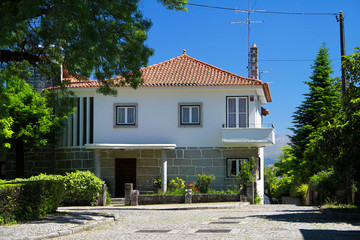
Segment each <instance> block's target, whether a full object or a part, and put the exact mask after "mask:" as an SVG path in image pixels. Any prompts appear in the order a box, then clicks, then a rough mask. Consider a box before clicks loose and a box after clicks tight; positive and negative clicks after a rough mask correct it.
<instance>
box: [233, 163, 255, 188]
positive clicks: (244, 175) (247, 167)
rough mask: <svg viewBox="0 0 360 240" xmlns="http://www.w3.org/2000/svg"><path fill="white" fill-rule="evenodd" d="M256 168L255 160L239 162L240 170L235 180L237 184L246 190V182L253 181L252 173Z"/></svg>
mask: <svg viewBox="0 0 360 240" xmlns="http://www.w3.org/2000/svg"><path fill="white" fill-rule="evenodd" d="M255 168H256V164H255V159H254V158H251V159H249V160H248V161H241V162H240V169H241V171H239V174H238V176H237V179H238V181H239V184H241V185H242V186H244V187H245V188H246V186H247V182H248V181H254V180H255V176H254V171H255Z"/></svg>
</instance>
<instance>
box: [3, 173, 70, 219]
mask: <svg viewBox="0 0 360 240" xmlns="http://www.w3.org/2000/svg"><path fill="white" fill-rule="evenodd" d="M63 192H64V184H63V182H62V181H61V180H38V181H32V180H24V181H21V182H20V181H19V179H17V180H14V181H9V182H7V183H3V184H0V224H8V223H13V222H17V221H21V220H34V219H38V218H39V217H42V216H44V215H46V214H48V213H52V212H55V211H56V209H57V207H58V205H59V203H60V200H61V197H62V195H63ZM34 193H36V194H34Z"/></svg>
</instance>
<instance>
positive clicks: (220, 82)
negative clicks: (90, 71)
mask: <svg viewBox="0 0 360 240" xmlns="http://www.w3.org/2000/svg"><path fill="white" fill-rule="evenodd" d="M141 72H142V79H143V80H144V82H143V84H142V85H141V86H139V87H199V86H254V85H258V86H263V89H264V93H265V96H266V99H267V101H268V102H271V95H270V90H269V86H268V84H267V83H263V82H262V81H261V80H257V79H250V78H244V77H241V76H239V75H236V74H234V73H231V72H228V71H225V70H223V69H220V68H218V67H215V66H213V65H210V64H208V63H205V62H202V61H200V60H197V59H195V58H192V57H190V56H188V55H187V54H186V53H185V51H184V53H183V54H182V55H180V56H178V57H175V58H172V59H169V60H166V61H164V62H161V63H157V64H154V65H151V66H148V67H145V68H142V69H141ZM116 79H119V80H121V79H122V78H121V77H116V78H114V80H116ZM64 80H67V81H70V82H71V83H70V85H69V86H68V87H69V88H87V87H99V86H100V84H101V82H99V81H93V80H90V79H89V80H87V81H79V80H77V79H76V78H74V77H71V76H66V77H65V76H64ZM125 87H130V86H129V85H125Z"/></svg>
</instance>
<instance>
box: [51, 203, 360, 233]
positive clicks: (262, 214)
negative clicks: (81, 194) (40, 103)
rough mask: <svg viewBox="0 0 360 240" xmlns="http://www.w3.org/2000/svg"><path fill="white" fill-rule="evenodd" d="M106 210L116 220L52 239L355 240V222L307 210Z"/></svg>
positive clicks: (358, 227) (359, 225) (358, 230)
mask: <svg viewBox="0 0 360 240" xmlns="http://www.w3.org/2000/svg"><path fill="white" fill-rule="evenodd" d="M118 209H120V208H118ZM99 211H100V210H99ZM101 211H102V212H104V211H105V210H101ZM106 211H108V213H110V212H111V213H115V212H116V214H117V215H118V217H117V221H115V222H113V223H111V224H109V225H104V226H100V227H97V228H93V229H91V230H88V231H84V232H81V233H76V234H73V235H68V236H64V237H59V238H57V239H96V240H97V239H102V240H105V239H167V240H170V239H262V240H263V239H360V222H359V221H357V222H356V221H347V222H344V221H338V220H332V219H329V218H328V217H326V216H325V215H324V214H322V213H321V212H319V210H318V209H317V208H314V207H306V206H294V205H246V206H241V207H238V208H233V209H230V208H228V209H194V210H171V209H168V210H159V209H156V208H153V209H152V208H143V209H141V208H137V209H136V210H133V209H131V208H130V209H127V210H124V209H122V210H116V208H115V209H114V210H106Z"/></svg>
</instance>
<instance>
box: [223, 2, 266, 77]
mask: <svg viewBox="0 0 360 240" xmlns="http://www.w3.org/2000/svg"><path fill="white" fill-rule="evenodd" d="M238 11H241V12H244V10H236V9H235V12H238ZM247 13H248V17H247V19H246V22H230V23H245V24H247V25H248V66H247V69H248V77H249V78H250V48H251V43H250V24H251V23H263V22H264V21H251V20H250V13H251V9H250V0H248V10H247Z"/></svg>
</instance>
